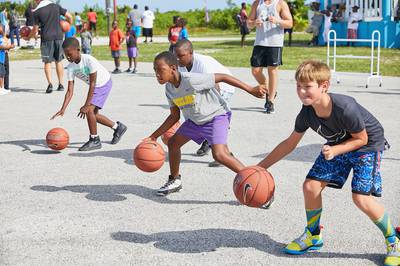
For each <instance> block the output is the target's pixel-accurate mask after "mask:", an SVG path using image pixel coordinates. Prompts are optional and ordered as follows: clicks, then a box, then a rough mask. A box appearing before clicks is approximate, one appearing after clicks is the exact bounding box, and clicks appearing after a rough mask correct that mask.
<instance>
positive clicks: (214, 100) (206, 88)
mask: <svg viewBox="0 0 400 266" xmlns="http://www.w3.org/2000/svg"><path fill="white" fill-rule="evenodd" d="M180 75H181V83H180V84H179V87H178V88H175V86H174V85H173V84H171V83H167V84H166V86H165V94H166V96H167V99H168V103H169V105H170V106H171V107H173V106H177V107H178V108H179V109H180V110H181V111H182V113H183V116H184V117H185V119H186V120H188V119H190V120H191V121H192V122H193V123H195V124H197V125H203V124H205V123H207V122H209V121H211V120H212V119H213V118H214V117H216V116H218V115H223V114H225V113H227V112H230V109H229V107H228V105H227V103H226V102H225V100H224V99H222V97H221V95H220V94H219V93H218V91H217V89H216V88H215V75H214V74H210V73H207V74H204V73H180Z"/></svg>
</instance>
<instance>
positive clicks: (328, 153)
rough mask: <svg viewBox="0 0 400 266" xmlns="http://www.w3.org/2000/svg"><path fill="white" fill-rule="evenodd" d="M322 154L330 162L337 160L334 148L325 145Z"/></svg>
mask: <svg viewBox="0 0 400 266" xmlns="http://www.w3.org/2000/svg"><path fill="white" fill-rule="evenodd" d="M322 154H323V155H324V156H325V160H327V161H330V160H332V159H333V158H335V153H334V152H333V148H332V147H331V146H329V145H324V146H323V147H322Z"/></svg>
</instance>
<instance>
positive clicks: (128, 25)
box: [125, 17, 132, 31]
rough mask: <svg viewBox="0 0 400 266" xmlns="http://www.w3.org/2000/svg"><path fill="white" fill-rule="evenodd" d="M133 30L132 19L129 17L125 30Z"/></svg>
mask: <svg viewBox="0 0 400 266" xmlns="http://www.w3.org/2000/svg"><path fill="white" fill-rule="evenodd" d="M128 30H132V20H131V19H130V18H129V17H127V18H126V21H125V31H128Z"/></svg>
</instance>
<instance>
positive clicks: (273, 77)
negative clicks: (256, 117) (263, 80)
mask: <svg viewBox="0 0 400 266" xmlns="http://www.w3.org/2000/svg"><path fill="white" fill-rule="evenodd" d="M277 85H278V67H273V66H269V67H268V96H267V99H266V100H267V102H269V113H274V112H275V110H274V100H275V97H276V94H277V93H276V88H277Z"/></svg>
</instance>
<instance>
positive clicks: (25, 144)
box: [0, 138, 84, 154]
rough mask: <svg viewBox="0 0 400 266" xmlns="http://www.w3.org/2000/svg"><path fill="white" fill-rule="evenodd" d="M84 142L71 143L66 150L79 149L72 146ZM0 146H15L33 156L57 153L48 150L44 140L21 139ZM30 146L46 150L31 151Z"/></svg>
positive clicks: (4, 142)
mask: <svg viewBox="0 0 400 266" xmlns="http://www.w3.org/2000/svg"><path fill="white" fill-rule="evenodd" d="M83 143H84V142H72V143H70V144H68V146H67V148H79V147H78V146H72V145H76V144H83ZM0 144H8V145H15V146H18V147H21V148H22V151H30V152H31V153H34V154H51V152H53V153H54V152H55V153H58V151H53V150H50V149H49V148H48V147H47V145H46V140H45V139H44V138H43V139H23V140H11V141H3V142H0ZM30 146H36V147H40V148H46V150H32V149H31V147H30Z"/></svg>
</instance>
